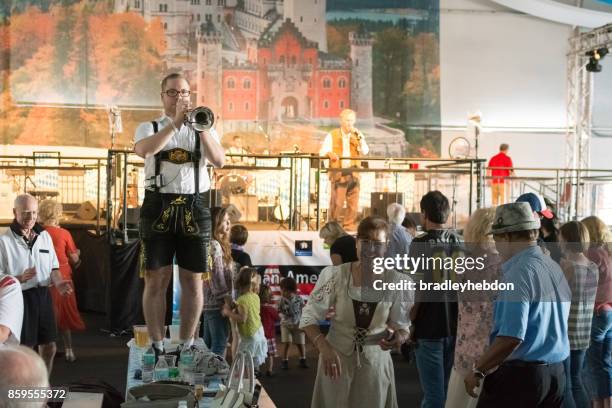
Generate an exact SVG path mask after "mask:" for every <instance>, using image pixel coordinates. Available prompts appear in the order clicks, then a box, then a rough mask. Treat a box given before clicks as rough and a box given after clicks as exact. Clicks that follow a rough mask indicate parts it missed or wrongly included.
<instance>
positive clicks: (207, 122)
mask: <svg viewBox="0 0 612 408" xmlns="http://www.w3.org/2000/svg"><path fill="white" fill-rule="evenodd" d="M214 123H215V114H214V113H213V111H212V110H211V109H210V108H208V107H206V106H198V107H197V108H195V109H190V110H188V111H187V112H185V124H186V125H188V126H191V127H192V128H193V129H194V130H195V131H198V132H203V131H205V130H208V129H210V128H212V126H213V124H214Z"/></svg>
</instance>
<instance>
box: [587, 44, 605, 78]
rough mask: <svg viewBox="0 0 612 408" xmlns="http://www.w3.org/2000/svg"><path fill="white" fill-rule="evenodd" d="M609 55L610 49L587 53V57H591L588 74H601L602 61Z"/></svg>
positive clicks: (603, 48)
mask: <svg viewBox="0 0 612 408" xmlns="http://www.w3.org/2000/svg"><path fill="white" fill-rule="evenodd" d="M607 54H608V49H607V48H605V47H602V48H599V49H596V50H591V51H587V52H586V53H585V55H586V56H587V57H589V63H588V64H586V67H585V68H586V70H587V71H588V72H601V64H599V61H601V60H602V59H603V58H604V57H605V56H606V55H607Z"/></svg>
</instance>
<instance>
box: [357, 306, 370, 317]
mask: <svg viewBox="0 0 612 408" xmlns="http://www.w3.org/2000/svg"><path fill="white" fill-rule="evenodd" d="M359 315H367V316H369V315H370V306H369V305H368V304H367V303H362V304H361V306H360V307H359Z"/></svg>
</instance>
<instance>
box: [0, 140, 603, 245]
mask: <svg viewBox="0 0 612 408" xmlns="http://www.w3.org/2000/svg"><path fill="white" fill-rule="evenodd" d="M340 160H353V161H355V160H356V161H358V162H361V164H362V167H361V168H355V169H351V170H350V171H351V172H354V173H357V174H359V175H360V195H359V206H358V211H359V213H360V214H361V215H362V216H366V215H369V214H373V213H375V211H377V209H376V208H373V207H374V204H375V203H374V201H376V200H374V199H375V198H377V201H381V200H382V201H383V202H385V203H386V202H388V200H392V201H395V200H399V199H400V198H401V200H402V201H403V204H404V206H405V207H406V208H407V211H408V212H417V213H418V212H420V207H419V202H420V198H421V197H422V195H423V194H425V193H426V192H427V191H430V190H440V191H442V192H443V193H444V194H445V195H446V196H447V197H448V198H449V201H450V204H451V218H450V220H449V223H450V224H451V226H453V227H458V228H460V227H461V226H462V225H463V224H464V223H465V222H466V221H467V219H468V217H469V215H470V214H471V213H472V212H473V210H474V209H476V208H480V207H484V206H490V205H491V201H490V195H489V187H488V185H489V181H490V179H491V178H490V177H489V176H488V175H487V174H486V173H487V171H488V170H490V169H489V168H486V167H485V165H484V160H474V159H463V160H449V159H433V158H413V157H404V158H383V157H358V158H355V157H353V158H348V157H347V158H340ZM226 163H229V164H228V165H226V166H225V167H224V168H223V169H212V168H210V169H209V171H210V173H209V174H210V177H211V180H212V184H211V185H212V188H213V190H212V191H211V192H209V193H208V194H209V198H210V202H211V203H215V204H216V205H220V204H223V205H226V204H234V205H235V206H237V207H239V208H241V209H242V212H243V213H244V214H245V217H244V219H245V220H246V221H247V222H266V221H270V222H274V223H276V224H280V226H282V227H287V228H289V229H292V230H318V229H320V228H321V226H322V224H323V223H325V221H326V220H327V218H328V217H327V209H328V208H329V207H328V204H329V198H330V197H329V196H330V194H329V191H328V189H329V180H328V177H329V176H330V175H331V174H332V173H334V172H338V171H342V170H341V169H331V168H329V161H328V159H327V158H324V157H319V156H317V155H310V154H304V153H301V152H287V153H286V154H280V155H227V160H226ZM514 171H515V174H514V175H513V176H509V177H507V178H506V182H507V186H508V187H507V196H506V197H505V201H506V202H511V201H514V200H515V199H516V197H518V195H520V194H522V193H524V192H528V191H534V192H538V193H540V194H542V195H543V196H544V197H546V198H547V199H548V201H549V202H550V203H551V204H552V207H553V209H554V210H555V211H556V212H557V214H558V215H559V218H560V220H561V221H567V220H571V219H580V218H582V217H585V216H588V215H593V214H595V215H599V213H600V212H602V213H605V214H607V213H608V212H609V213H610V214H609V218H610V219H609V220H608V222H612V170H611V169H589V170H578V169H556V168H514ZM0 176H1V180H0V181H1V182H0V197H2V198H3V199H2V200H1V202H2V204H1V205H0V208H1V210H0V212H1V213H2V214H0V218H2V219H3V222H4V223H7V222H10V219H12V204H13V200H12V199H14V197H15V196H16V195H17V194H19V193H22V192H29V193H31V194H33V195H35V196H36V197H38V198H40V199H45V198H54V199H56V200H58V201H59V202H61V203H62V204H63V205H64V209H65V212H66V213H68V214H70V213H76V212H77V210H78V208H79V207H80V206H81V205H83V203H84V202H88V201H89V205H91V206H93V208H95V210H96V214H95V217H93V218H92V217H88V218H89V219H87V220H76V219H75V222H77V221H78V222H79V223H82V224H84V225H85V226H86V227H87V228H90V229H93V230H95V231H96V233H98V234H101V233H103V232H105V231H107V230H109V229H110V230H113V231H115V232H116V234H114V235H115V236H117V237H119V238H120V239H122V240H126V241H127V240H129V239H130V234H129V229H130V228H132V229H134V225H133V221H131V218H133V215H134V212H137V211H138V208H139V206H140V204H141V203H142V199H143V197H144V161H143V160H142V159H141V158H139V157H138V156H136V155H135V154H134V153H133V152H131V151H123V150H109V151H108V152H107V156H106V157H61V156H60V155H59V154H56V155H52V154H50V153H49V152H37V153H35V154H32V155H31V156H0ZM216 194H218V195H219V198H215V197H217V196H216ZM608 196H609V197H610V200H609V201H610V204H608V203H607V202H605V199H606V197H608ZM380 197H383V198H382V199H380V200H379V199H378V198H380ZM574 197H578V199H576V200H574V199H573V198H574ZM385 200H387V201H385ZM379 204H380V203H379ZM378 211H379V212H380V210H378ZM381 215H386V214H384V213H383V214H381Z"/></svg>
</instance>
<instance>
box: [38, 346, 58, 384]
mask: <svg viewBox="0 0 612 408" xmlns="http://www.w3.org/2000/svg"><path fill="white" fill-rule="evenodd" d="M56 351H57V347H56V346H55V342H51V343H47V344H40V345H39V346H38V354H40V357H41V358H42V359H43V361H44V362H45V365H46V366H47V371H48V372H49V378H51V371H52V370H53V358H54V357H55V352H56Z"/></svg>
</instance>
